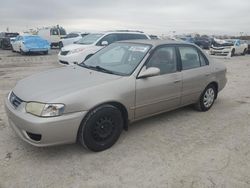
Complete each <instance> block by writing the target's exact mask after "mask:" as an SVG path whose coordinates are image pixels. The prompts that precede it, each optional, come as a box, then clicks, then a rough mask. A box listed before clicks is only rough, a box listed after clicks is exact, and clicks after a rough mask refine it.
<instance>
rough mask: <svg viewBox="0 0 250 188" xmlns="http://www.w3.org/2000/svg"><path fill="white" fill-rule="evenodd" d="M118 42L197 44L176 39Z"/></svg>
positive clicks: (154, 44) (153, 44) (156, 44)
mask: <svg viewBox="0 0 250 188" xmlns="http://www.w3.org/2000/svg"><path fill="white" fill-rule="evenodd" d="M118 42H126V43H137V44H148V45H152V46H159V45H164V44H189V45H192V46H195V45H194V44H192V43H189V42H184V41H176V40H154V39H153V40H144V39H143V40H142V39H138V40H125V41H118Z"/></svg>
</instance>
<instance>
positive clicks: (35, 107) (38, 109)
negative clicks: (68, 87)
mask: <svg viewBox="0 0 250 188" xmlns="http://www.w3.org/2000/svg"><path fill="white" fill-rule="evenodd" d="M25 109H26V112H27V113H30V114H33V115H36V116H41V117H55V116H60V115H62V113H63V111H64V104H44V103H38V102H28V103H27V104H26V108H25Z"/></svg>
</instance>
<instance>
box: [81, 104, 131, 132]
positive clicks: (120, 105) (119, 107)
mask: <svg viewBox="0 0 250 188" xmlns="http://www.w3.org/2000/svg"><path fill="white" fill-rule="evenodd" d="M105 104H109V105H112V106H114V107H116V108H118V109H119V110H120V111H121V113H122V117H123V120H124V125H123V129H124V130H126V131H127V130H128V111H127V109H126V108H125V106H124V105H123V104H121V103H119V102H106V103H102V104H99V105H98V106H94V107H93V108H92V109H91V110H89V112H91V111H92V110H94V109H96V108H98V107H99V106H102V105H105ZM85 117H86V116H85ZM85 117H84V118H83V119H85Z"/></svg>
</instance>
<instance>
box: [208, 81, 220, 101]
mask: <svg viewBox="0 0 250 188" xmlns="http://www.w3.org/2000/svg"><path fill="white" fill-rule="evenodd" d="M208 85H213V86H214V87H215V89H216V96H215V99H216V98H217V95H218V89H219V86H218V83H217V82H211V83H210V84H208Z"/></svg>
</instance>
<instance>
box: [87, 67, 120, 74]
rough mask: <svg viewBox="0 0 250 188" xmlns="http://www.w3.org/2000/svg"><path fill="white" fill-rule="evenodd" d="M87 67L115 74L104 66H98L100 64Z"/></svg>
mask: <svg viewBox="0 0 250 188" xmlns="http://www.w3.org/2000/svg"><path fill="white" fill-rule="evenodd" d="M88 68H90V69H94V70H97V71H101V72H106V73H109V74H116V73H114V72H113V71H111V70H108V69H105V68H103V67H100V66H88Z"/></svg>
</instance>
